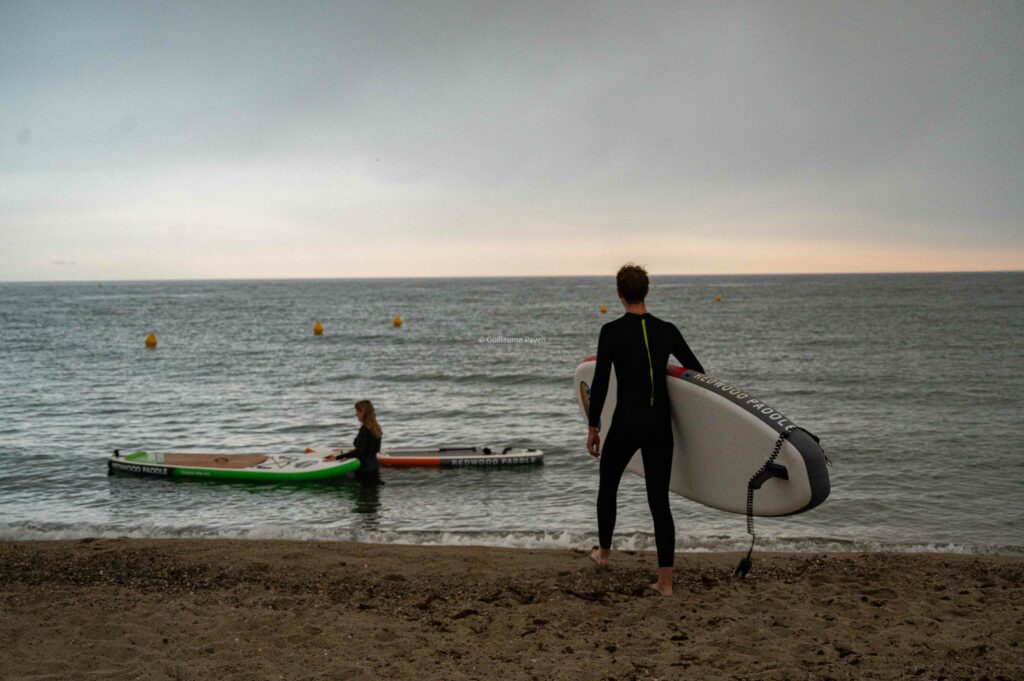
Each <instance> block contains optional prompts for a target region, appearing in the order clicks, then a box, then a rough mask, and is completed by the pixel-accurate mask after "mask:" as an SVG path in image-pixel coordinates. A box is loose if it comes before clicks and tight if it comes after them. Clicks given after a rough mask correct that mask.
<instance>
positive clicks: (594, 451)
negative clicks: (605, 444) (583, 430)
mask: <svg viewBox="0 0 1024 681" xmlns="http://www.w3.org/2000/svg"><path fill="white" fill-rule="evenodd" d="M587 452H589V453H590V456H593V457H595V458H596V457H598V456H601V436H600V434H598V432H597V428H594V427H593V426H590V430H589V431H588V432H587Z"/></svg>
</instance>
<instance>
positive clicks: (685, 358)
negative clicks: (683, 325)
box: [672, 325, 704, 374]
mask: <svg viewBox="0 0 1024 681" xmlns="http://www.w3.org/2000/svg"><path fill="white" fill-rule="evenodd" d="M672 330H673V331H674V332H675V333H674V334H673V335H674V338H673V339H672V354H673V355H675V357H676V359H678V360H679V361H680V362H681V363H682V365H683V366H684V367H686V368H687V369H693V370H694V371H699V372H700V373H702V374H703V373H704V365H702V364H701V363H700V360H698V359H697V356H696V355H694V354H693V350H691V349H690V346H689V345H687V344H686V340H685V339H684V338H683V334H681V333H680V332H679V329H677V328H676V327H675V325H673V326H672Z"/></svg>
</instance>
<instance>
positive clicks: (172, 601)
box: [0, 539, 1024, 681]
mask: <svg viewBox="0 0 1024 681" xmlns="http://www.w3.org/2000/svg"><path fill="white" fill-rule="evenodd" d="M740 557H741V556H739V555H737V554H679V555H678V557H677V576H676V593H675V595H673V596H672V597H670V598H661V597H658V596H648V595H645V593H644V587H645V586H646V585H647V584H649V583H650V582H652V581H653V580H654V569H653V565H654V562H653V557H652V556H651V555H650V554H646V553H633V554H629V553H615V554H613V559H612V567H611V569H609V570H598V569H596V568H595V567H594V566H593V565H592V564H591V563H590V562H589V561H588V560H587V558H586V554H585V553H584V552H583V551H571V550H543V551H527V550H518V549H495V548H464V547H419V546H393V545H389V546H378V545H368V544H347V543H327V542H286V541H230V540H134V539H99V540H89V539H86V540H78V541H47V542H0V641H3V646H2V651H3V652H2V655H0V678H2V679H5V680H9V679H101V678H105V679H159V680H163V679H177V680H181V679H246V680H249V679H289V680H291V679H298V680H306V679H308V680H314V679H378V678H380V679H417V680H422V679H556V680H571V681H584V680H587V679H616V680H618V681H623V680H626V679H684V678H685V679H787V680H789V679H830V678H831V679H906V678H910V679H915V678H917V679H990V680H997V679H1020V678H1022V670H1024V558H1019V557H1006V556H953V555H934V554H927V555H920V554H919V555H907V554H791V555H783V554H765V553H763V554H755V562H754V571H753V572H752V573H751V575H750V576H749V577H748V578H747V579H746V580H743V581H739V580H735V579H733V578H732V571H733V569H734V568H735V566H736V563H737V562H738V560H739V558H740Z"/></svg>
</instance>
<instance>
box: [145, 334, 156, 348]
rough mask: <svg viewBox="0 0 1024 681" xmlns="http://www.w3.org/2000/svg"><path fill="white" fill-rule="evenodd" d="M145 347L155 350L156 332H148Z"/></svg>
mask: <svg viewBox="0 0 1024 681" xmlns="http://www.w3.org/2000/svg"><path fill="white" fill-rule="evenodd" d="M146 347H147V348H155V347H156V331H150V332H149V335H148V336H146Z"/></svg>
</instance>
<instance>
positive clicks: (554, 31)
mask: <svg viewBox="0 0 1024 681" xmlns="http://www.w3.org/2000/svg"><path fill="white" fill-rule="evenodd" d="M1022 36H1024V4H1021V3H954V4H945V3H935V2H928V3H914V2H908V3H854V2H844V3H825V2H821V3H763V2H751V3H729V2H706V3H529V4H523V3H494V4H488V3H479V2H474V3H428V2H410V3H401V4H388V3H380V2H366V3H312V2H298V3H196V4H183V3H98V2H77V3H66V4H65V3H48V2H41V3H30V2H0V102H3V106H2V108H0V280H21V279H119V278H177V277H194V276H202V277H217V276H231V277H234V276H266V277H276V276H368V275H392V276H403V275H437V274H454V275H459V274H465V275H476V274H566V273H605V272H607V271H609V269H610V268H613V267H615V266H616V265H618V264H621V262H622V261H624V260H626V259H632V260H635V261H638V262H644V263H646V264H648V265H649V266H650V267H652V269H654V270H656V271H659V272H664V273H669V272H673V273H688V272H773V271H783V272H785V271H855V270H867V271H873V270H919V269H931V270H934V269H1021V268H1024V198H1022V197H1024V191H1022V190H1024V186H1022V185H1024V182H1022V179H1021V178H1022V177H1024V114H1022V111H1024V85H1022V80H1024V79H1022V75H1024V48H1022Z"/></svg>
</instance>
